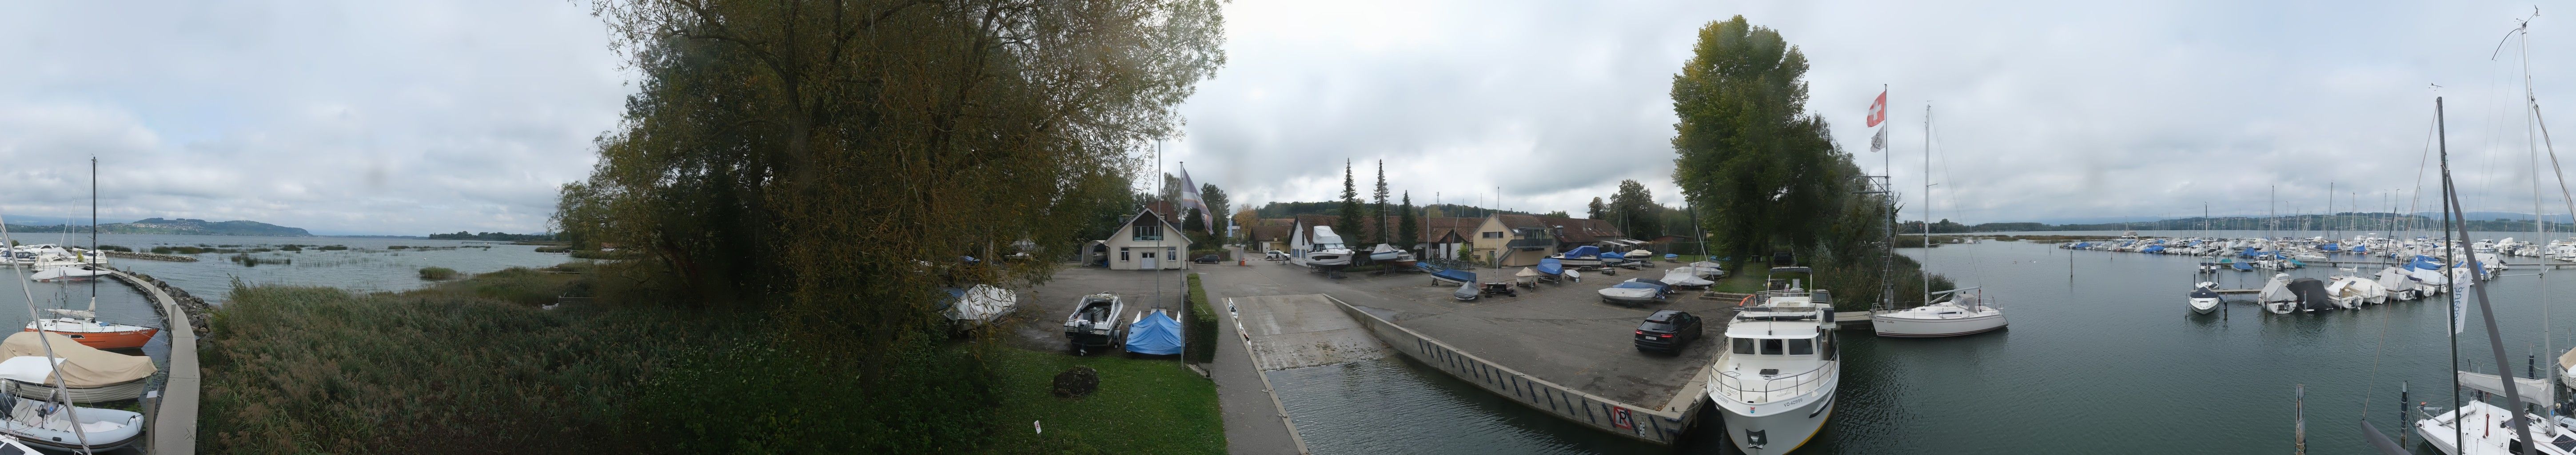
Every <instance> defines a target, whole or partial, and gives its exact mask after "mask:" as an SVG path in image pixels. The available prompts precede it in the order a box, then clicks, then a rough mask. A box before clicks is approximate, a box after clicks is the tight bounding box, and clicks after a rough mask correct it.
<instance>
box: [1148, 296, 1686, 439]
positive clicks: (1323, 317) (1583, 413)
mask: <svg viewBox="0 0 2576 455" xmlns="http://www.w3.org/2000/svg"><path fill="white" fill-rule="evenodd" d="M1514 270H1517V269H1514ZM1199 271H1200V272H1202V273H1203V274H1204V278H1205V279H1207V280H1208V281H1209V285H1210V286H1209V289H1208V291H1209V293H1210V294H1211V295H1213V296H1219V297H1217V298H1216V300H1219V301H1220V302H1221V304H1227V305H1230V306H1231V307H1232V309H1231V311H1232V312H1234V320H1235V321H1236V323H1237V324H1238V325H1239V326H1240V327H1239V333H1241V334H1242V335H1241V336H1242V337H1243V338H1244V340H1245V343H1246V344H1247V346H1248V347H1250V349H1251V351H1252V357H1253V362H1254V363H1255V364H1256V365H1258V367H1259V369H1260V370H1262V371H1274V370H1280V369H1291V368H1302V367H1310V366H1319V365H1331V364H1337V363H1343V362H1350V361H1357V360H1367V359H1375V358H1381V357H1385V356H1386V355H1388V354H1390V353H1402V354H1403V355H1404V356H1405V357H1406V358H1409V359H1411V360H1413V361H1414V362H1417V363H1419V364H1421V365H1425V366H1429V367H1432V368H1434V369H1438V370H1440V371H1442V372H1444V373H1447V374H1449V375H1450V376H1452V377H1455V378H1458V379H1460V380H1463V381H1466V382H1468V383H1471V384H1475V385H1476V386H1477V387H1479V388H1483V389H1485V390H1486V391H1488V392H1492V393H1494V394H1496V395H1498V396H1502V397H1506V398H1510V399H1512V401H1515V402H1518V403H1520V404H1521V405H1524V406H1528V407H1530V408H1531V409H1536V410H1540V411H1546V412H1547V413H1549V414H1550V415H1554V416H1556V417H1558V418H1561V419H1565V420H1567V421H1570V422H1575V423H1580V424H1584V425H1585V426H1588V427H1591V428H1594V429H1597V430H1601V431H1605V432H1609V433H1613V434H1618V435H1622V436H1626V437H1630V438H1635V439H1638V440H1642V441H1646V442H1650V443H1655V444H1665V445H1671V444H1674V443H1676V442H1677V440H1678V439H1679V438H1680V437H1681V436H1682V435H1683V434H1684V433H1685V432H1686V431H1687V430H1688V429H1689V428H1690V427H1691V426H1693V425H1695V424H1697V423H1698V422H1697V420H1698V416H1699V415H1700V413H1698V412H1695V411H1696V410H1697V409H1698V407H1699V406H1700V404H1701V403H1702V402H1703V401H1704V397H1705V395H1704V394H1702V393H1700V388H1701V385H1702V384H1703V383H1704V382H1705V381H1706V377H1705V372H1706V371H1707V368H1706V367H1707V365H1708V364H1709V363H1710V362H1712V361H1714V360H1715V359H1716V357H1717V353H1718V352H1717V350H1716V349H1714V348H1712V346H1715V345H1716V344H1715V343H1714V342H1711V341H1708V339H1707V338H1702V339H1701V340H1700V341H1697V342H1694V343H1693V344H1691V345H1690V346H1689V347H1688V348H1686V349H1684V350H1683V351H1682V353H1681V354H1680V355H1665V354H1648V353H1641V352H1637V350H1636V348H1635V346H1634V345H1633V344H1631V339H1632V338H1631V337H1633V336H1634V333H1635V332H1634V331H1635V329H1636V327H1637V324H1638V323H1639V322H1640V321H1642V320H1644V318H1645V317H1646V316H1647V315H1649V314H1652V313H1653V312H1654V311H1655V310H1666V309H1671V310H1682V311H1689V312H1692V313H1694V314H1699V315H1701V316H1702V317H1703V318H1704V319H1706V320H1707V321H1708V323H1709V324H1710V325H1709V326H1708V327H1706V330H1707V332H1706V333H1707V334H1708V336H1716V335H1717V334H1720V333H1723V332H1724V330H1725V328H1724V326H1723V324H1724V323H1725V321H1726V320H1727V318H1728V316H1731V313H1730V311H1732V308H1733V306H1734V304H1735V300H1734V299H1698V298H1689V297H1676V298H1674V299H1671V301H1669V302H1666V303H1662V304H1656V305H1651V306H1649V307H1647V308H1628V307H1620V306H1613V305H1608V304H1604V303H1602V302H1601V299H1600V297H1599V294H1596V293H1594V291H1596V290H1599V289H1601V288H1604V287H1608V286H1609V285H1611V284H1614V283H1617V282H1618V281H1619V280H1620V279H1622V278H1620V277H1592V278H1589V279H1587V280H1585V281H1584V282H1581V283H1567V284H1564V285H1555V284H1541V285H1539V287H1538V288H1536V289H1531V288H1520V295H1518V296H1499V295H1498V296H1491V297H1487V298H1482V299H1478V300H1475V301H1465V302H1462V301H1457V300H1455V299H1452V298H1450V297H1449V293H1450V291H1452V290H1454V289H1455V288H1456V287H1455V286H1439V285H1436V284H1434V283H1432V282H1431V281H1430V278H1428V277H1427V276H1424V275H1420V274H1409V273H1391V274H1384V275H1371V274H1366V273H1352V274H1347V275H1345V277H1344V278H1341V279H1326V278H1323V277H1318V276H1316V275H1313V274H1308V273H1305V272H1304V270H1302V269H1300V268H1297V267H1293V266H1286V265H1273V264H1257V265H1252V266H1225V267H1209V268H1202V269H1200V270H1199ZM1477 272H1479V273H1480V274H1493V273H1498V272H1496V271H1494V270H1478V271H1477ZM1502 273H1508V271H1505V272H1502ZM1628 273H1638V274H1644V273H1652V272H1628ZM1281 291H1290V292H1294V291H1306V292H1307V293H1295V294H1287V293H1281ZM1682 295H1684V296H1687V295H1693V294H1690V293H1685V294H1682Z"/></svg>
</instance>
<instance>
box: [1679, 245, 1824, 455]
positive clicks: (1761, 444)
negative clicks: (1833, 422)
mask: <svg viewBox="0 0 2576 455" xmlns="http://www.w3.org/2000/svg"><path fill="white" fill-rule="evenodd" d="M1783 269H1796V270H1793V271H1794V272H1798V273H1805V269H1806V268H1805V267H1784V268H1775V269H1772V270H1773V273H1775V274H1776V273H1783ZM1774 281H1775V282H1777V281H1778V280H1774ZM1773 287H1774V289H1772V290H1768V291H1763V292H1761V293H1756V294H1754V295H1753V296H1752V297H1751V299H1750V301H1752V302H1757V303H1755V304H1753V305H1751V306H1746V307H1744V308H1742V309H1740V310H1739V311H1737V312H1736V314H1735V319H1734V320H1733V321H1731V322H1729V323H1728V324H1727V326H1726V344H1725V346H1727V349H1726V350H1725V351H1723V352H1721V353H1720V354H1718V358H1717V362H1716V363H1714V364H1711V365H1709V374H1708V375H1707V377H1708V378H1709V379H1708V382H1707V383H1706V384H1705V385H1703V386H1702V387H1703V391H1704V392H1705V393H1707V394H1708V397H1709V402H1710V403H1711V404H1712V405H1713V406H1714V407H1716V408H1718V412H1719V415H1720V417H1721V418H1722V419H1724V421H1725V426H1724V428H1725V429H1726V433H1727V434H1726V436H1727V438H1728V439H1729V440H1731V441H1733V442H1734V443H1735V447H1736V448H1737V449H1739V450H1742V451H1744V453H1747V454H1754V455H1770V454H1781V453H1789V452H1790V451H1793V450H1797V449H1798V447H1799V446H1801V445H1805V444H1806V443H1807V441H1808V440H1810V439H1813V438H1814V437H1815V435H1816V433H1817V431H1818V430H1821V429H1823V428H1824V424H1825V421H1826V420H1828V419H1831V418H1832V417H1833V411H1834V391H1835V389H1836V387H1837V386H1838V385H1839V384H1840V382H1841V373H1842V362H1841V360H1840V356H1838V355H1836V349H1837V343H1835V342H1834V333H1835V330H1833V326H1832V325H1833V322H1831V320H1832V318H1833V303H1832V302H1833V298H1832V297H1831V294H1829V293H1827V291H1824V290H1813V291H1810V290H1807V289H1803V288H1801V286H1800V284H1798V282H1797V281H1796V280H1789V281H1786V282H1785V283H1784V285H1778V286H1773Z"/></svg>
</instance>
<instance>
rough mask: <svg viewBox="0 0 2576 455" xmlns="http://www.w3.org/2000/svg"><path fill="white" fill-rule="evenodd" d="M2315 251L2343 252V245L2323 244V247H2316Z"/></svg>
mask: <svg viewBox="0 0 2576 455" xmlns="http://www.w3.org/2000/svg"><path fill="white" fill-rule="evenodd" d="M2317 249H2320V250H2326V251H2343V245H2340V244H2333V243H2328V244H2324V245H2317Z"/></svg>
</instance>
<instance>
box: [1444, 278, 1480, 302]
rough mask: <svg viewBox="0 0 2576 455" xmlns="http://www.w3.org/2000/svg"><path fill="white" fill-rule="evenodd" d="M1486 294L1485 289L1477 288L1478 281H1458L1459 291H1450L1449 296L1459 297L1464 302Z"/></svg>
mask: <svg viewBox="0 0 2576 455" xmlns="http://www.w3.org/2000/svg"><path fill="white" fill-rule="evenodd" d="M1484 295H1485V292H1484V291H1482V290H1478V289H1476V283H1472V282H1469V283H1458V291H1457V292H1451V293H1449V298H1454V299H1458V300H1459V301H1462V302H1463V301H1469V300H1476V298H1477V297H1483V296H1484Z"/></svg>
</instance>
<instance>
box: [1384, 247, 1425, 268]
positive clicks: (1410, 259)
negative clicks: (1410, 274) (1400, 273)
mask: <svg viewBox="0 0 2576 455" xmlns="http://www.w3.org/2000/svg"><path fill="white" fill-rule="evenodd" d="M1421 263H1422V259H1420V258H1416V257H1414V256H1413V252H1411V251H1398V252H1396V253H1395V259H1389V260H1387V261H1386V265H1387V268H1389V269H1395V270H1402V269H1410V268H1413V265H1414V264H1421Z"/></svg>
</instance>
